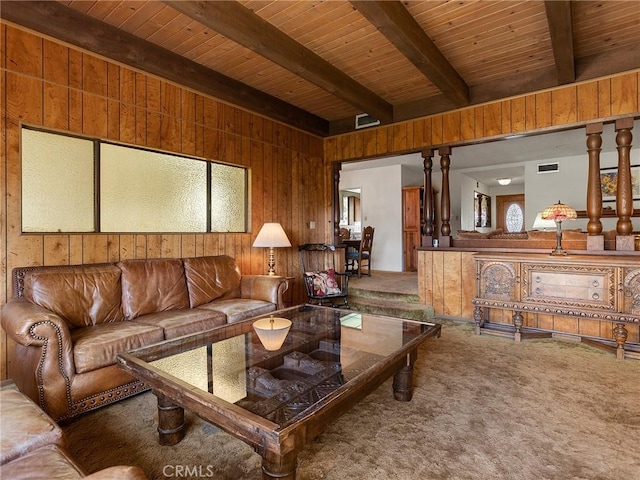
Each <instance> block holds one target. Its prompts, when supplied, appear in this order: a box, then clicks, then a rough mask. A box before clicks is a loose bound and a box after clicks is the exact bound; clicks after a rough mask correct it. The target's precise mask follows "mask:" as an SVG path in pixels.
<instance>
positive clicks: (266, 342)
mask: <svg viewBox="0 0 640 480" xmlns="http://www.w3.org/2000/svg"><path fill="white" fill-rule="evenodd" d="M290 328H291V320H288V319H286V318H274V317H273V316H271V317H269V318H261V319H260V320H256V321H255V322H253V329H254V330H255V331H256V333H257V334H258V338H259V339H260V343H262V346H263V347H264V348H265V350H269V351H271V352H273V351H275V350H279V349H280V347H282V344H283V343H284V341H285V339H286V338H287V334H288V333H289V329H290Z"/></svg>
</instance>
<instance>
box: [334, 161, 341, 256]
mask: <svg viewBox="0 0 640 480" xmlns="http://www.w3.org/2000/svg"><path fill="white" fill-rule="evenodd" d="M332 168H333V244H334V245H339V244H341V243H342V238H341V237H340V170H341V169H342V163H340V162H334V163H333V164H332Z"/></svg>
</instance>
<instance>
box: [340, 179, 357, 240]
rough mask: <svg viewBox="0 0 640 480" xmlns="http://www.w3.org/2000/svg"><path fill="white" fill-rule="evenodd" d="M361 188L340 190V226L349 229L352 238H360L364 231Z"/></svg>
mask: <svg viewBox="0 0 640 480" xmlns="http://www.w3.org/2000/svg"><path fill="white" fill-rule="evenodd" d="M360 193H361V188H360V187H357V188H346V189H342V190H340V227H341V228H347V229H349V232H350V234H351V238H359V236H360V234H361V231H362V221H361V217H362V214H361V212H362V209H361V206H360Z"/></svg>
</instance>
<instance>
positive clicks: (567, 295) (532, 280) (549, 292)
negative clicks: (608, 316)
mask: <svg viewBox="0 0 640 480" xmlns="http://www.w3.org/2000/svg"><path fill="white" fill-rule="evenodd" d="M522 277H523V278H522V297H521V301H523V302H544V303H547V304H552V305H563V306H567V307H580V308H592V309H596V310H614V309H615V268H613V267H597V266H596V267H593V266H591V267H589V268H585V267H581V266H577V267H571V266H558V265H540V264H529V263H523V264H522Z"/></svg>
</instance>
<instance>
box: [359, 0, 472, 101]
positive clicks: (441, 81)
mask: <svg viewBox="0 0 640 480" xmlns="http://www.w3.org/2000/svg"><path fill="white" fill-rule="evenodd" d="M351 4H352V5H353V6H354V7H355V8H356V9H358V11H359V12H360V13H361V14H362V15H364V17H365V18H366V19H367V20H368V21H369V22H371V24H373V25H374V26H375V27H376V28H377V29H378V31H380V33H382V34H383V35H384V36H385V37H386V38H387V39H388V40H389V41H390V42H391V43H393V45H395V47H396V48H397V49H398V50H400V52H401V53H402V54H403V55H404V56H405V57H407V58H408V59H409V60H410V61H411V63H413V64H414V65H415V66H416V67H417V68H418V70H420V71H421V72H422V73H423V74H424V75H425V76H426V77H427V78H428V79H429V80H430V81H431V82H432V83H433V84H434V85H435V86H436V87H438V88H439V89H440V91H441V92H442V93H443V94H444V95H445V96H446V97H448V98H449V99H450V100H451V101H452V102H453V104H454V105H455V106H456V107H464V106H466V105H469V87H468V86H467V84H466V82H465V81H464V80H463V78H462V77H461V76H460V75H459V74H458V72H457V71H456V70H455V68H453V66H452V65H451V64H450V63H449V61H448V60H447V59H446V58H445V56H444V55H443V54H442V52H440V50H439V49H438V48H437V47H436V45H435V44H434V43H433V42H432V41H431V39H430V38H429V36H428V35H427V34H426V33H425V31H424V30H423V29H422V27H421V26H420V24H418V22H416V20H415V19H414V18H413V17H412V16H411V14H410V13H409V11H408V10H407V9H406V8H405V7H404V5H403V4H402V2H400V1H369V0H364V1H362V0H357V1H356V0H353V1H351Z"/></svg>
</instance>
